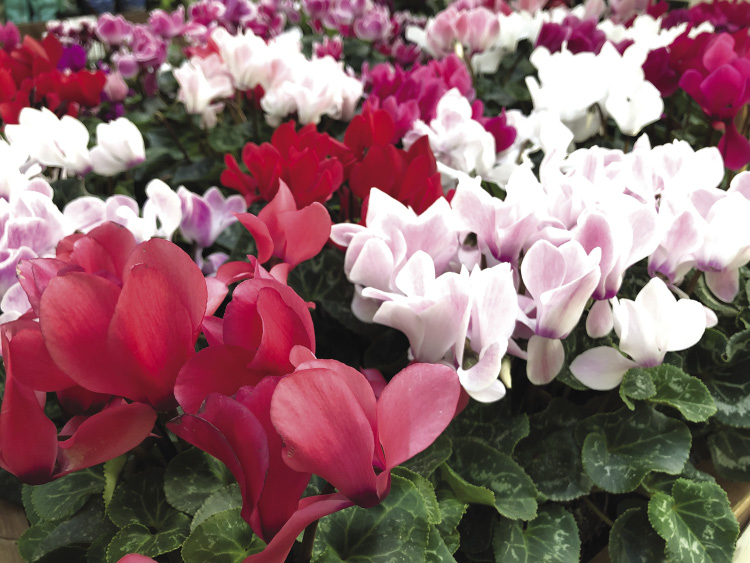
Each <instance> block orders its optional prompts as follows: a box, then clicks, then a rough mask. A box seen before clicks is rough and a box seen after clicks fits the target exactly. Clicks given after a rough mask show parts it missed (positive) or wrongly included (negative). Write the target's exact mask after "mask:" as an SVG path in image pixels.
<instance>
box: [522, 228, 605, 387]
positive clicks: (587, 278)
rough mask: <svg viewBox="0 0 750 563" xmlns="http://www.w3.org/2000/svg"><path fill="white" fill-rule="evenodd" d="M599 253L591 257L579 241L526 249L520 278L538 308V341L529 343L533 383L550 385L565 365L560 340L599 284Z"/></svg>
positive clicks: (535, 338)
mask: <svg viewBox="0 0 750 563" xmlns="http://www.w3.org/2000/svg"><path fill="white" fill-rule="evenodd" d="M600 259H601V250H600V249H599V248H595V249H594V250H593V251H591V253H590V254H587V253H586V251H585V250H584V248H583V247H582V246H581V245H580V244H579V243H578V242H576V241H569V242H566V243H565V244H562V245H561V246H560V247H559V248H558V247H555V246H553V245H552V244H550V243H549V242H547V241H546V240H540V241H538V242H536V243H534V245H532V247H531V248H530V249H529V250H528V252H527V253H526V255H525V256H524V258H523V262H522V263H521V275H522V277H523V282H524V284H525V285H526V289H527V291H528V293H529V295H530V296H531V297H532V299H533V300H534V304H535V305H536V319H535V321H534V322H533V327H534V336H532V337H531V338H530V339H529V346H528V354H529V359H528V364H527V368H526V372H527V375H528V377H529V380H530V381H531V382H532V383H534V384H536V385H539V384H543V383H549V382H550V381H551V380H552V379H554V378H555V376H556V375H557V374H558V373H559V371H560V369H561V368H562V365H563V362H564V360H565V352H564V349H563V346H562V342H561V341H560V339H562V338H565V337H567V336H568V334H570V332H571V331H572V330H573V329H574V328H575V326H576V324H578V320H579V319H580V317H581V313H583V308H584V307H585V306H586V302H587V301H588V300H589V298H590V297H591V295H592V293H593V292H594V289H595V288H596V286H597V284H598V283H599V278H600V276H601V272H600V271H599V268H598V264H599V261H600Z"/></svg>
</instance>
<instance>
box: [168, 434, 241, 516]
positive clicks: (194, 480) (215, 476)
mask: <svg viewBox="0 0 750 563" xmlns="http://www.w3.org/2000/svg"><path fill="white" fill-rule="evenodd" d="M233 482H235V480H234V477H232V474H231V473H230V472H229V470H228V469H227V468H226V466H225V465H224V464H223V463H221V462H220V461H219V460H217V459H216V458H215V457H213V456H210V455H208V454H207V453H205V452H202V451H201V450H199V449H198V448H191V449H189V450H187V451H185V452H182V453H181V454H179V455H177V456H176V457H175V458H173V459H172V461H170V462H169V466H168V467H167V471H166V473H165V474H164V492H165V493H166V495H167V501H168V502H169V504H171V505H172V506H174V507H175V508H176V509H178V510H182V511H183V512H187V513H188V514H195V511H196V510H198V508H200V506H201V505H202V504H203V503H204V501H205V500H206V499H207V498H208V497H209V496H210V495H211V494H213V493H214V492H216V491H218V490H219V489H221V488H223V487H225V486H227V485H229V484H231V483H233Z"/></svg>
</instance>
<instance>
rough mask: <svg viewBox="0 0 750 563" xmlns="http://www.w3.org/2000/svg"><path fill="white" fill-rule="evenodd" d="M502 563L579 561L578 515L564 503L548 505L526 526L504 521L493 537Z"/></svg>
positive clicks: (573, 562)
mask: <svg viewBox="0 0 750 563" xmlns="http://www.w3.org/2000/svg"><path fill="white" fill-rule="evenodd" d="M492 543H493V545H494V548H495V561H497V562H498V563H506V562H508V561H513V563H539V562H541V561H544V562H545V563H547V562H548V563H552V562H559V563H577V562H578V561H579V559H580V557H581V540H580V538H579V537H578V526H577V525H576V521H575V518H573V515H572V514H570V513H569V512H568V511H567V510H565V509H564V508H563V507H562V506H558V505H554V504H553V505H545V506H543V507H541V508H540V509H539V515H538V516H537V517H536V518H534V519H533V520H532V521H531V522H529V523H528V524H527V525H526V529H524V527H523V524H522V523H521V522H518V521H516V522H513V521H510V520H502V521H501V522H500V523H499V524H498V525H497V526H496V527H495V535H494V538H493V542H492Z"/></svg>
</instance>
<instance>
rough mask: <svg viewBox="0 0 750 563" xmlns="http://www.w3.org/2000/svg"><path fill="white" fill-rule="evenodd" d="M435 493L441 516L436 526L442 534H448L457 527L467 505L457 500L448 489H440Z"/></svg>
mask: <svg viewBox="0 0 750 563" xmlns="http://www.w3.org/2000/svg"><path fill="white" fill-rule="evenodd" d="M436 494H437V497H438V505H439V506H440V514H441V516H442V517H443V519H442V520H441V521H440V524H438V525H437V528H438V530H439V531H440V533H441V534H442V535H443V536H448V535H450V534H452V533H453V532H454V531H455V530H456V528H457V527H458V524H459V522H461V518H463V516H464V513H465V512H466V508H467V507H468V505H467V504H466V503H463V502H461V501H460V500H458V499H457V498H456V497H455V496H454V495H453V491H451V490H450V489H447V488H446V489H441V490H439V491H438V492H437V493H436Z"/></svg>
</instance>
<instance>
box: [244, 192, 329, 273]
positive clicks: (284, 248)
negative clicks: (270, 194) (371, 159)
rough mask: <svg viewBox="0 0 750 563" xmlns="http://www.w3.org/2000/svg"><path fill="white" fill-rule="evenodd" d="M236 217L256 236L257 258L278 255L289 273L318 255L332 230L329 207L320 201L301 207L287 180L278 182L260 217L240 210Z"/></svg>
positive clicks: (263, 261) (259, 214) (262, 261)
mask: <svg viewBox="0 0 750 563" xmlns="http://www.w3.org/2000/svg"><path fill="white" fill-rule="evenodd" d="M237 219H238V220H239V221H240V223H242V224H243V225H244V226H245V228H246V229H247V230H248V231H250V234H251V235H253V238H254V239H255V244H256V245H257V247H258V261H259V262H260V263H261V264H263V263H265V262H267V261H268V260H270V259H271V258H272V257H273V258H277V259H278V260H279V261H280V262H281V263H282V264H283V266H282V268H283V269H284V270H285V271H286V272H288V271H289V270H291V269H292V268H294V267H295V266H296V265H297V264H299V263H300V262H302V261H304V260H307V259H309V258H312V257H313V256H315V255H316V254H318V252H320V251H321V249H322V248H323V246H324V245H325V243H326V241H328V237H329V236H330V233H331V218H330V217H329V215H328V210H327V209H326V208H325V207H323V205H321V204H320V203H318V202H314V203H312V204H310V205H308V206H306V207H303V208H302V209H299V210H298V209H297V204H296V203H295V201H294V196H292V193H291V192H290V191H289V188H288V187H287V186H286V184H284V182H279V191H278V192H277V193H276V196H275V197H274V198H273V199H272V200H271V202H270V203H269V204H268V205H266V206H265V207H264V208H263V209H262V210H261V211H260V213H258V215H257V216H256V215H253V214H252V213H240V214H238V215H237ZM284 279H286V276H284Z"/></svg>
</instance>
